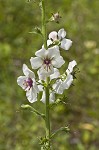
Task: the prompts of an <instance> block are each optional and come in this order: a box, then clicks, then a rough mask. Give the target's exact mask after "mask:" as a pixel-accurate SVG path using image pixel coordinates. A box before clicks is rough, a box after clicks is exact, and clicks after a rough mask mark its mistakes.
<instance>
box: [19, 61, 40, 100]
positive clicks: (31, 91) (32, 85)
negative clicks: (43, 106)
mask: <svg viewBox="0 0 99 150" xmlns="http://www.w3.org/2000/svg"><path fill="white" fill-rule="evenodd" d="M22 69H23V73H24V75H25V76H20V77H18V79H17V83H18V85H19V86H21V87H22V89H24V90H25V91H26V96H27V99H28V100H29V102H30V103H33V102H35V101H37V93H39V89H38V87H37V84H36V81H35V75H34V72H32V71H31V70H30V69H29V68H28V67H27V65H25V64H23V68H22Z"/></svg>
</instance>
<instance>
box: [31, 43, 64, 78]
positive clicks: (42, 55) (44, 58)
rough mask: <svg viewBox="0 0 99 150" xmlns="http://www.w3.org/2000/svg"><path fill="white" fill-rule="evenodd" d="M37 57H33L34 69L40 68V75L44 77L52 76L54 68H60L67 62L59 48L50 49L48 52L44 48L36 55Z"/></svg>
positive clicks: (32, 64)
mask: <svg viewBox="0 0 99 150" xmlns="http://www.w3.org/2000/svg"><path fill="white" fill-rule="evenodd" d="M35 55H36V56H37V57H31V59H30V62H31V66H32V68H33V69H38V68H39V74H40V75H42V76H46V77H48V76H50V75H51V74H53V73H54V67H55V68H60V67H61V66H62V65H63V64H64V63H65V61H64V60H63V57H62V56H60V52H59V48H58V46H54V47H52V48H48V49H47V50H46V49H45V48H44V47H42V49H40V50H39V51H37V52H36V53H35Z"/></svg>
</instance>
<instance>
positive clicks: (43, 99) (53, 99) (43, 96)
mask: <svg viewBox="0 0 99 150" xmlns="http://www.w3.org/2000/svg"><path fill="white" fill-rule="evenodd" d="M41 101H42V102H43V103H46V94H45V91H43V94H42V99H41ZM54 101H55V94H54V92H51V93H50V95H49V102H50V103H53V102H54Z"/></svg>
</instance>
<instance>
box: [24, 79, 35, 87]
mask: <svg viewBox="0 0 99 150" xmlns="http://www.w3.org/2000/svg"><path fill="white" fill-rule="evenodd" d="M24 85H25V89H27V88H29V89H30V88H31V87H32V86H33V80H32V79H31V78H28V79H27V80H25V81H24Z"/></svg>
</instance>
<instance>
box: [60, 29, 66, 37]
mask: <svg viewBox="0 0 99 150" xmlns="http://www.w3.org/2000/svg"><path fill="white" fill-rule="evenodd" d="M65 36H66V31H65V30H64V29H63V28H62V29H60V30H59V31H58V37H59V39H63V38H64V37H65Z"/></svg>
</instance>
